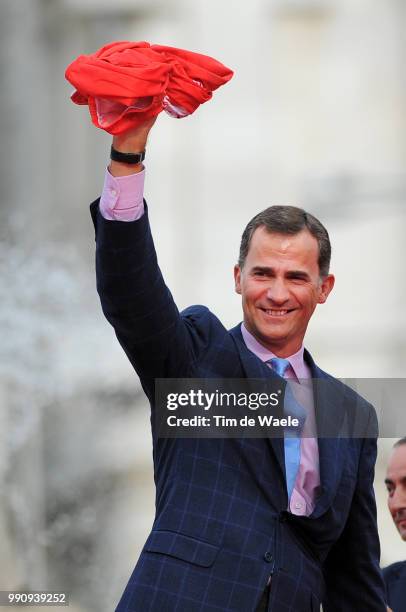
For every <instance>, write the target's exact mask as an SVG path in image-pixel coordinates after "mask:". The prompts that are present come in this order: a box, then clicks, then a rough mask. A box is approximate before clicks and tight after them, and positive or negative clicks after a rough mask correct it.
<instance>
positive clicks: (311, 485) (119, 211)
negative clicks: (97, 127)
mask: <svg viewBox="0 0 406 612" xmlns="http://www.w3.org/2000/svg"><path fill="white" fill-rule="evenodd" d="M144 180H145V169H144V170H142V171H141V172H138V173H137V174H131V175H129V176H120V177H114V176H112V175H111V174H110V172H109V171H108V169H107V170H106V175H105V180H104V187H103V192H102V196H101V198H100V212H101V214H102V215H103V217H104V218H105V219H108V220H109V221H136V220H137V219H139V218H140V217H141V216H142V215H143V214H144V200H143V197H144ZM241 332H242V336H243V338H244V342H245V344H246V345H247V348H248V349H249V350H250V351H251V352H252V353H254V354H255V355H256V356H257V357H259V359H261V361H263V362H266V361H269V359H272V357H276V355H274V354H273V353H271V351H269V350H268V349H266V348H265V347H264V346H262V344H260V343H259V342H258V341H257V340H256V339H255V338H254V336H253V335H252V334H250V332H249V331H248V330H247V329H246V327H245V326H244V324H242V325H241ZM303 350H304V349H303V346H302V348H301V349H300V350H299V351H298V352H297V353H295V354H294V355H291V356H290V357H288V358H287V359H288V360H289V363H290V366H289V367H288V369H287V371H286V375H285V378H289V379H293V380H292V390H293V392H294V394H295V396H296V399H297V400H298V401H299V403H300V404H301V405H302V406H303V407H304V408H305V409H306V413H307V416H306V422H305V425H304V428H303V437H302V440H301V447H300V467H299V471H298V474H297V477H296V481H295V486H294V488H293V492H292V495H291V498H290V501H289V510H290V511H291V512H292V513H293V514H297V515H302V516H309V515H310V514H311V513H312V512H313V510H314V506H315V501H316V498H317V494H318V492H319V489H320V467H319V449H318V444H317V430H316V419H315V413H314V401H313V389H312V382H311V372H310V370H309V368H308V366H307V365H306V363H305V361H304V359H303ZM296 383H297V384H296Z"/></svg>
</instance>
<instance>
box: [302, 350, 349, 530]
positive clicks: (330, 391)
mask: <svg viewBox="0 0 406 612" xmlns="http://www.w3.org/2000/svg"><path fill="white" fill-rule="evenodd" d="M304 357H305V360H306V362H307V364H308V365H309V367H310V370H311V373H312V379H313V395H314V409H315V414H316V423H317V435H318V440H317V441H318V447H319V461H320V483H321V494H320V497H319V498H318V500H317V502H316V507H315V509H314V511H313V513H312V515H311V516H312V517H313V518H317V517H319V516H320V515H321V514H323V513H324V512H325V511H326V510H327V508H328V507H329V506H330V505H331V502H332V500H333V497H334V494H335V492H336V489H337V486H338V483H339V481H340V477H341V473H342V470H343V467H344V460H345V457H346V455H347V453H346V450H347V446H348V440H347V439H346V435H348V424H347V422H346V409H345V396H344V393H343V388H342V385H341V383H339V382H338V381H337V380H335V379H334V378H332V377H330V376H328V375H327V374H326V373H325V372H323V371H322V370H320V368H318V367H317V366H316V364H315V363H314V361H313V359H312V357H311V355H310V353H308V351H306V350H305V354H304Z"/></svg>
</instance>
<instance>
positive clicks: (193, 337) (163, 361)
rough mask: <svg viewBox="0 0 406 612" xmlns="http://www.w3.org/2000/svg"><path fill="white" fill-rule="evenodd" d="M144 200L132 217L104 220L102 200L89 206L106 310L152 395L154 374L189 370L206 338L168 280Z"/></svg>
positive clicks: (176, 374)
mask: <svg viewBox="0 0 406 612" xmlns="http://www.w3.org/2000/svg"><path fill="white" fill-rule="evenodd" d="M144 204H145V213H144V215H143V216H142V217H141V218H140V219H139V220H137V221H130V222H122V221H108V220H106V219H104V217H103V216H102V215H101V214H100V211H99V200H96V201H95V202H93V203H92V204H91V206H90V210H91V215H92V219H93V223H94V227H95V232H96V277H97V291H98V293H99V296H100V300H101V305H102V309H103V313H104V315H105V316H106V318H107V320H108V321H109V322H110V323H111V325H112V326H113V328H114V330H115V333H116V336H117V338H118V340H119V342H120V344H121V346H122V347H123V349H124V351H125V352H126V354H127V356H128V358H129V360H130V362H131V364H132V365H133V367H134V369H135V370H136V371H137V373H138V375H139V376H140V379H141V384H142V386H143V388H144V390H145V392H146V394H147V396H148V397H149V399H152V396H153V392H154V379H155V378H163V377H167V376H169V377H173V378H181V377H187V376H188V375H189V373H190V371H191V366H192V364H193V363H194V360H195V356H196V355H197V353H199V351H200V350H201V349H202V343H204V339H202V338H200V337H199V334H198V332H197V330H196V326H195V325H194V324H193V320H192V318H193V317H189V318H188V317H182V316H181V315H180V313H179V311H178V309H177V307H176V304H175V302H174V300H173V298H172V295H171V293H170V291H169V289H168V288H167V286H166V285H165V282H164V279H163V277H162V274H161V270H160V269H159V266H158V262H157V257H156V252H155V248H154V243H153V239H152V235H151V230H150V226H149V221H148V209H147V206H146V203H145V202H144ZM201 310H202V312H203V311H207V309H203V308H202V309H201ZM207 312H208V311H207ZM201 316H204V312H203V314H202V315H201Z"/></svg>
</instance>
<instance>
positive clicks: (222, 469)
mask: <svg viewBox="0 0 406 612" xmlns="http://www.w3.org/2000/svg"><path fill="white" fill-rule="evenodd" d="M91 213H92V218H93V222H94V226H95V230H96V247H97V248H96V270H97V288H98V292H99V295H100V298H101V303H102V308H103V312H104V314H105V316H106V317H107V319H108V321H109V322H110V323H111V325H112V326H113V327H114V330H115V332H116V335H117V338H118V340H119V342H120V344H121V345H122V347H123V349H124V351H125V352H126V354H127V356H128V358H129V360H130V362H131V363H132V365H133V367H134V368H135V370H136V372H137V373H138V375H139V377H140V380H141V384H142V386H143V389H144V391H145V393H146V395H147V396H148V398H149V400H150V403H151V408H152V410H154V384H155V383H154V381H155V379H156V378H164V377H171V378H186V377H191V378H205V377H213V378H223V377H226V378H244V377H248V378H264V377H269V376H273V375H274V374H273V373H272V372H271V370H270V369H269V368H268V367H267V366H265V365H264V364H263V363H262V362H261V361H260V360H259V359H258V358H257V357H256V356H255V355H254V354H253V353H251V352H250V351H249V350H248V349H247V348H246V346H245V344H244V341H243V339H242V336H241V332H240V326H237V327H235V328H234V329H232V330H230V331H227V330H226V329H225V328H224V327H223V325H222V324H221V322H220V321H219V320H218V319H217V318H216V317H215V316H214V315H213V314H212V313H211V312H210V311H209V310H208V309H207V308H205V307H204V306H192V307H190V308H188V309H186V310H185V311H183V312H182V313H179V312H178V310H177V307H176V305H175V303H174V301H173V299H172V296H171V294H170V292H169V290H168V288H167V287H166V285H165V283H164V281H163V278H162V275H161V272H160V270H159V267H158V263H157V258H156V253H155V249H154V245H153V240H152V236H151V232H150V227H149V222H148V212H147V210H146V213H145V214H144V215H143V217H142V218H141V219H139V220H138V221H134V222H120V221H106V220H105V219H104V218H103V217H102V216H101V215H100V212H99V210H98V200H96V201H95V202H93V204H92V205H91ZM305 358H306V359H307V362H308V364H309V366H310V368H311V371H312V375H313V377H314V378H322V379H324V380H325V381H326V385H323V389H324V391H322V390H320V391H318V392H317V393H315V402H316V406H315V409H316V418H317V423H318V427H319V431H320V427H322V426H323V424H325V423H326V422H327V423H328V420H329V419H332V420H336V419H337V415H339V419H342V420H343V421H344V419H352V420H354V415H355V406H356V414H357V415H361V421H362V423H365V424H366V425H365V426H366V427H367V426H368V425H369V426H370V425H371V424H372V427H375V426H376V416H375V412H374V410H373V408H372V406H370V404H368V403H367V402H366V401H365V400H363V399H362V398H360V397H359V396H357V395H356V394H355V393H354V392H353V391H352V390H350V389H349V388H348V387H346V386H344V385H343V384H342V383H340V382H339V381H337V380H335V379H334V378H332V377H330V376H329V375H328V374H326V373H325V372H323V371H322V370H320V369H319V368H318V367H317V366H316V364H315V363H314V361H313V359H312V358H311V356H310V355H309V353H307V352H306V357H305ZM357 419H359V417H358V416H357ZM152 437H153V458H154V472H155V473H154V476H155V483H156V516H155V519H154V523H153V527H152V531H151V533H150V535H149V537H148V539H147V541H146V543H145V546H144V548H143V550H142V552H141V555H140V558H139V560H138V563H137V565H136V567H135V569H134V571H133V573H132V575H131V577H130V580H129V582H128V585H127V587H126V589H125V591H124V593H123V596H122V598H121V600H120V602H119V604H118V607H117V611H118V612H220V611H221V612H253V611H254V610H255V608H256V606H257V604H258V602H259V600H260V598H261V595H262V593H263V591H264V589H265V587H266V585H267V583H268V579H269V577H270V576H272V579H271V590H270V608H269V609H270V610H272V611H275V612H310V611H313V612H315V611H316V610H317V611H319V610H320V604H321V603H323V609H324V611H325V612H336V611H337V612H338V611H343V612H344V611H345V612H352V611H353V610H358V611H365V612H366V611H368V612H378V611H379V612H383V611H384V610H385V609H386V608H385V605H384V585H383V580H382V575H381V571H380V569H379V554H380V550H379V540H378V535H377V525H376V507H375V500H374V494H373V488H372V482H373V474H374V465H375V459H376V439H374V438H362V437H357V438H337V439H334V438H329V439H323V438H320V439H319V440H318V443H319V454H320V470H321V484H322V490H321V494H320V497H319V498H318V501H317V504H316V507H315V510H314V512H313V513H312V515H311V516H310V517H299V516H295V515H292V514H291V513H289V512H287V507H288V499H287V492H286V481H285V466H284V450H283V440H282V439H280V438H279V439H278V438H272V439H269V438H266V439H159V438H157V437H156V436H155V432H154V430H153V436H152Z"/></svg>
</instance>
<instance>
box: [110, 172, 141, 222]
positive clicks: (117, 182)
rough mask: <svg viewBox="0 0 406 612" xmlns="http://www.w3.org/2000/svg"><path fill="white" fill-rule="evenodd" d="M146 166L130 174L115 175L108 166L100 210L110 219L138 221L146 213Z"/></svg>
mask: <svg viewBox="0 0 406 612" xmlns="http://www.w3.org/2000/svg"><path fill="white" fill-rule="evenodd" d="M144 180H145V168H144V169H143V170H142V171H141V172H137V173H136V174H129V175H128V176H113V175H112V174H110V172H109V169H108V168H106V174H105V177H104V186H103V192H102V195H101V198H100V212H101V214H102V216H103V217H104V218H105V219H107V220H109V221H137V219H139V218H140V217H142V215H143V214H144Z"/></svg>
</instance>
